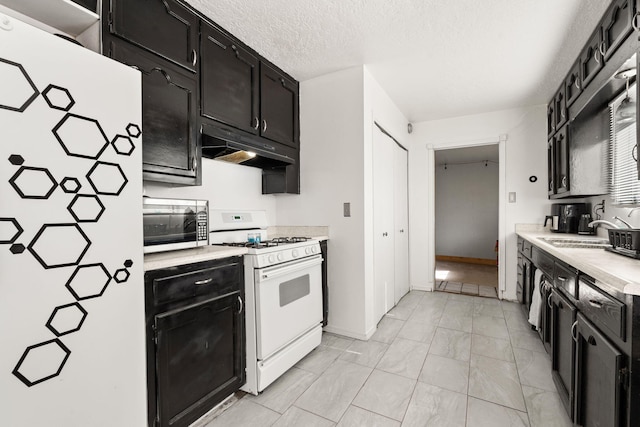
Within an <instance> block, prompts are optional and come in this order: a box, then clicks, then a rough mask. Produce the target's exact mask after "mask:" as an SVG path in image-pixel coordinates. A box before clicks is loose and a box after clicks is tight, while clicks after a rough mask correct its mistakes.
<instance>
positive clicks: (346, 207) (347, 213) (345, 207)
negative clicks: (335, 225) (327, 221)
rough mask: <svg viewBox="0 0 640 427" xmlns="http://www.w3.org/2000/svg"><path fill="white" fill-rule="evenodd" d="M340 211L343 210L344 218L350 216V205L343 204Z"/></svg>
mask: <svg viewBox="0 0 640 427" xmlns="http://www.w3.org/2000/svg"><path fill="white" fill-rule="evenodd" d="M342 210H343V215H344V216H345V217H349V216H351V203H350V202H345V203H344V204H343V206H342Z"/></svg>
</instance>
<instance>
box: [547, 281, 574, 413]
mask: <svg viewBox="0 0 640 427" xmlns="http://www.w3.org/2000/svg"><path fill="white" fill-rule="evenodd" d="M551 307H552V309H551V375H552V376H553V381H554V383H555V384H556V389H557V390H558V394H559V395H560V400H561V401H562V404H563V405H564V408H565V410H566V411H567V414H569V417H570V418H571V419H572V420H573V398H574V393H573V384H574V376H573V375H574V360H575V351H576V350H575V342H574V341H573V337H572V335H571V332H572V326H573V323H574V322H575V321H576V313H577V310H576V308H575V306H574V305H573V304H571V302H569V300H568V299H567V298H565V297H564V296H562V295H561V294H560V293H559V292H558V291H557V290H555V289H554V290H553V291H552V297H551Z"/></svg>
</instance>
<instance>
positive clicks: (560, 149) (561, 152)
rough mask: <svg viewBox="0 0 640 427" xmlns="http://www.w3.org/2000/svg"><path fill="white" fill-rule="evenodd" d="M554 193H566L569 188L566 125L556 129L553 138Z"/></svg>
mask: <svg viewBox="0 0 640 427" xmlns="http://www.w3.org/2000/svg"><path fill="white" fill-rule="evenodd" d="M554 151H555V169H556V171H555V172H556V178H555V182H556V194H562V193H566V192H567V191H569V189H570V182H569V138H568V135H567V127H566V126H565V127H563V128H562V129H560V130H559V131H558V133H557V134H556V136H555V138H554Z"/></svg>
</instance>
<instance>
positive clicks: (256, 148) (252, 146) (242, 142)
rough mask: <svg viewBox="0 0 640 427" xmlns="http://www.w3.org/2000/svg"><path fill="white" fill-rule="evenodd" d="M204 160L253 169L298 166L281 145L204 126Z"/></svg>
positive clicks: (290, 154)
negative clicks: (219, 161) (221, 161)
mask: <svg viewBox="0 0 640 427" xmlns="http://www.w3.org/2000/svg"><path fill="white" fill-rule="evenodd" d="M201 131H202V157H206V158H209V159H215V160H223V161H226V162H231V163H236V164H241V165H245V166H253V167H257V168H261V169H272V168H282V167H284V166H288V165H291V164H294V163H295V158H294V157H291V156H293V154H294V153H289V152H287V151H288V150H286V149H284V148H281V147H279V146H278V144H275V143H274V144H269V143H265V142H262V141H257V140H256V139H253V138H251V137H248V136H244V135H240V134H238V133H237V132H233V131H229V130H226V129H223V128H220V127H217V126H211V125H208V124H203V125H202V129H201Z"/></svg>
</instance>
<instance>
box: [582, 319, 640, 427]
mask: <svg viewBox="0 0 640 427" xmlns="http://www.w3.org/2000/svg"><path fill="white" fill-rule="evenodd" d="M577 322H578V323H577V327H576V332H577V346H576V371H575V372H576V373H575V375H576V379H575V390H576V420H575V421H576V424H577V425H580V426H584V427H596V426H621V425H623V424H622V423H623V414H624V411H623V407H624V402H625V400H626V399H625V397H624V392H623V383H624V381H622V379H624V378H626V375H625V374H626V366H627V365H626V357H625V356H624V355H623V354H622V353H621V352H620V351H619V350H618V349H617V348H615V347H614V346H613V345H612V344H611V342H609V340H608V339H607V338H606V337H605V336H604V335H603V334H601V333H600V332H599V331H598V330H597V329H596V328H595V327H594V326H593V324H591V322H589V321H588V320H587V319H586V318H585V317H584V316H583V315H582V313H578V316H577Z"/></svg>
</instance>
